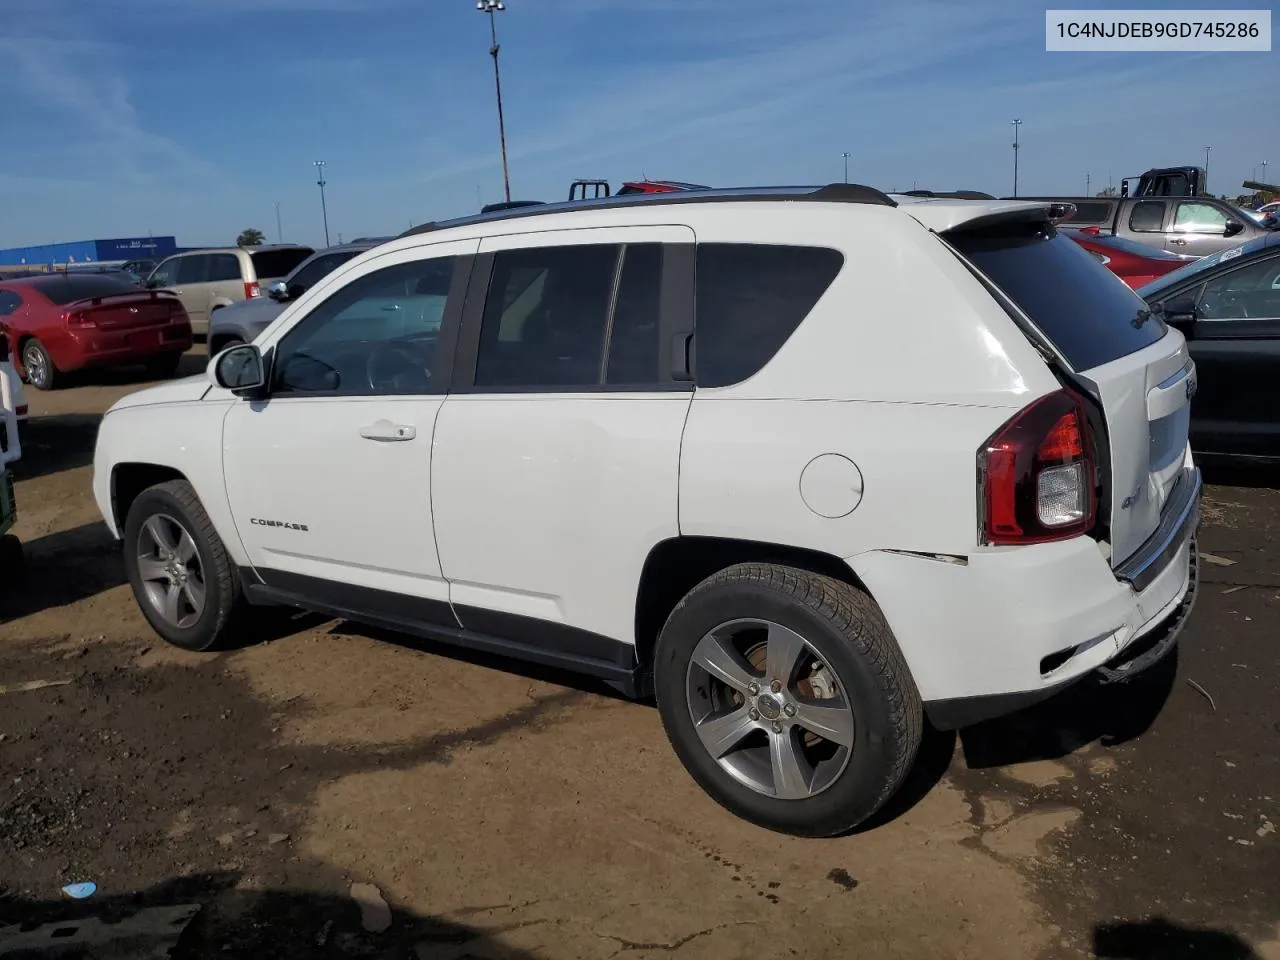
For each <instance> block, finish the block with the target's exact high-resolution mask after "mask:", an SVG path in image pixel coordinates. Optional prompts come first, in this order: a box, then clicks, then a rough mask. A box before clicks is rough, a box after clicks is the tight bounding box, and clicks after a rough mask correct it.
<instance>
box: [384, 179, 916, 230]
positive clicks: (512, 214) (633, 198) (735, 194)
mask: <svg viewBox="0 0 1280 960" xmlns="http://www.w3.org/2000/svg"><path fill="white" fill-rule="evenodd" d="M766 200H767V201H772V200H790V201H802V202H805V201H812V202H818V203H866V204H874V205H878V206H884V207H896V206H897V205H898V204H897V202H896V201H895V200H894V199H893V198H892V197H891V196H889V195H888V194H887V193H884V192H883V191H881V190H877V189H876V188H875V187H867V186H863V185H862V184H858V183H829V184H827V185H826V186H825V187H813V186H809V187H717V188H713V189H708V190H672V191H669V192H666V193H633V194H627V195H625V196H621V197H620V196H618V195H617V194H614V195H613V196H611V197H601V198H599V199H589V200H568V201H560V202H554V203H540V204H537V205H535V206H527V207H516V208H513V209H507V210H496V211H494V212H492V213H482V214H478V215H475V214H473V215H470V216H465V217H458V218H456V219H453V220H436V221H431V222H429V223H423V224H419V225H418V226H416V227H412V228H411V229H409V230H406V231H405V232H404V233H402V234H400V236H401V237H412V236H417V235H419V234H423V233H432V232H434V231H436V230H444V229H447V228H450V227H461V226H469V225H471V224H476V223H490V222H496V221H500V220H516V219H519V218H521V217H532V216H544V215H546V214H552V213H577V212H583V211H589V210H613V209H617V208H621V207H631V206H649V205H663V206H666V205H669V204H678V203H735V202H743V201H766Z"/></svg>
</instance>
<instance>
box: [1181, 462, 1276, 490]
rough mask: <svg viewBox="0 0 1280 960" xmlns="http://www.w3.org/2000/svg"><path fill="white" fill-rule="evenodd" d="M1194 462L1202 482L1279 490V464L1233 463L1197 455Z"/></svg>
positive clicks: (1222, 485)
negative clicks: (1202, 479)
mask: <svg viewBox="0 0 1280 960" xmlns="http://www.w3.org/2000/svg"><path fill="white" fill-rule="evenodd" d="M1196 464H1197V466H1199V467H1200V472H1201V474H1202V475H1203V477H1204V482H1205V483H1209V484H1213V485H1215V486H1220V487H1254V488H1258V489H1263V490H1280V464H1277V465H1275V466H1271V465H1267V464H1252V463H1234V462H1231V461H1227V460H1215V459H1214V458H1213V457H1200V456H1197V458H1196Z"/></svg>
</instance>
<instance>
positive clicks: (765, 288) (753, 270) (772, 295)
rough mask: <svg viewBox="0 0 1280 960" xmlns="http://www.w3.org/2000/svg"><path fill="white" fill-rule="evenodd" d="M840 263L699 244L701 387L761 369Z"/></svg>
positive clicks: (836, 258) (817, 253)
mask: <svg viewBox="0 0 1280 960" xmlns="http://www.w3.org/2000/svg"><path fill="white" fill-rule="evenodd" d="M1067 242H1068V243H1070V241H1067ZM843 264H844V255H843V254H841V253H840V252H839V251H837V250H829V249H826V248H824V247H793V246H778V245H772V244H752V243H702V244H699V245H698V261H697V300H696V310H697V314H696V318H695V321H694V330H695V331H696V333H695V337H694V339H695V341H696V350H697V360H696V363H697V368H698V369H697V384H698V386H700V387H723V386H728V385H729V384H731V383H739V382H740V381H742V380H745V379H747V378H748V377H750V376H753V375H755V374H756V373H758V372H759V371H760V369H761V368H762V367H763V366H764V365H765V364H766V363H768V362H769V361H770V360H771V359H772V358H773V355H774V354H776V353H777V352H778V350H779V349H781V347H782V345H783V344H784V343H786V342H787V338H788V337H790V336H791V334H793V333H795V331H796V328H798V327H799V326H800V324H801V322H802V321H803V320H804V318H805V317H806V316H808V315H809V311H810V310H812V309H813V307H814V304H816V303H817V302H818V299H819V298H820V297H821V296H822V295H823V294H824V293H825V292H826V290H827V287H829V286H831V282H832V281H833V280H835V278H836V274H838V273H839V272H840V268H841V266H843Z"/></svg>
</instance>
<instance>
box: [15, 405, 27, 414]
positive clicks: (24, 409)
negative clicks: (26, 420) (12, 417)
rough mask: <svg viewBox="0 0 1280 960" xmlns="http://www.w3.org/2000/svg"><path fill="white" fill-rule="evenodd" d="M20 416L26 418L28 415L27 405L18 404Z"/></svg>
mask: <svg viewBox="0 0 1280 960" xmlns="http://www.w3.org/2000/svg"><path fill="white" fill-rule="evenodd" d="M17 413H18V416H20V417H25V416H26V415H27V405H26V404H25V403H20V404H18V411H17Z"/></svg>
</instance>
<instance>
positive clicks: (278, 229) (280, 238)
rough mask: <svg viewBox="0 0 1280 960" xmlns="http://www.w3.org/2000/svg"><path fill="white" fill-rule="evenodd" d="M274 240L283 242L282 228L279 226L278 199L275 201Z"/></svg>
mask: <svg viewBox="0 0 1280 960" xmlns="http://www.w3.org/2000/svg"><path fill="white" fill-rule="evenodd" d="M276 240H277V241H278V242H280V243H284V228H282V227H281V226H280V201H279V200H277V201H276Z"/></svg>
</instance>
